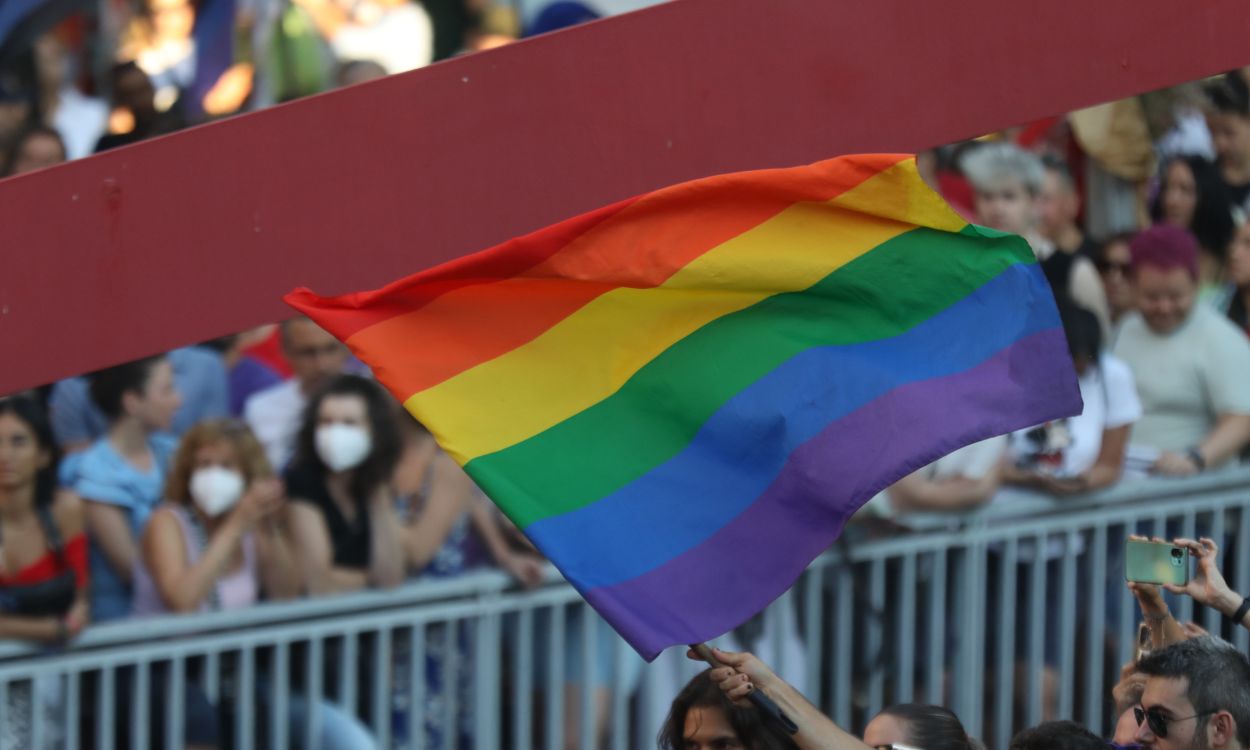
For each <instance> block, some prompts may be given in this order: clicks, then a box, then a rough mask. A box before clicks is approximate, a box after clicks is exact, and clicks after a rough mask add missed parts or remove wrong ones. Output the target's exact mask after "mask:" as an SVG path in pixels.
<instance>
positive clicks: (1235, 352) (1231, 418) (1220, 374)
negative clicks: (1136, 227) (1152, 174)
mask: <svg viewBox="0 0 1250 750" xmlns="http://www.w3.org/2000/svg"><path fill="white" fill-rule="evenodd" d="M1130 251H1131V253H1132V260H1131V265H1130V274H1131V278H1132V284H1133V287H1134V291H1135V297H1136V300H1137V312H1135V313H1132V314H1130V315H1129V316H1128V317H1127V318H1126V319H1125V320H1124V323H1123V325H1122V326H1121V329H1120V333H1119V337H1118V338H1117V340H1116V343H1115V352H1114V353H1115V356H1116V357H1118V358H1120V359H1121V360H1123V361H1124V362H1126V363H1128V365H1129V367H1130V368H1131V369H1132V370H1133V375H1134V377H1135V378H1136V380H1137V390H1138V395H1139V396H1140V398H1141V402H1142V410H1143V416H1142V418H1141V420H1140V421H1139V422H1138V423H1137V425H1136V427H1135V428H1134V431H1133V443H1134V446H1137V447H1139V449H1138V450H1131V451H1130V453H1136V454H1137V455H1139V456H1143V457H1144V455H1145V454H1146V453H1147V452H1149V453H1150V455H1151V464H1150V470H1151V472H1152V473H1155V474H1166V475H1174V476H1183V475H1190V474H1197V473H1199V472H1202V471H1204V470H1206V469H1208V468H1214V467H1217V466H1220V465H1222V464H1225V463H1227V462H1229V461H1230V460H1235V458H1236V456H1237V455H1238V454H1239V453H1240V452H1241V451H1242V449H1244V448H1245V447H1246V445H1247V444H1248V443H1250V377H1247V373H1250V341H1247V339H1246V336H1245V335H1244V334H1242V333H1241V331H1239V330H1237V327H1236V326H1234V325H1233V324H1232V323H1231V322H1229V320H1228V319H1227V318H1225V317H1224V316H1223V315H1221V314H1220V313H1219V312H1217V311H1216V310H1214V309H1213V308H1211V307H1209V306H1207V305H1200V304H1196V303H1195V302H1196V300H1197V296H1198V243H1197V241H1196V240H1195V239H1194V237H1193V235H1192V234H1190V233H1189V232H1187V231H1186V230H1184V229H1181V228H1179V227H1175V226H1168V225H1158V226H1155V227H1152V228H1150V229H1148V230H1146V231H1144V232H1142V233H1141V234H1138V235H1137V236H1136V237H1134V238H1133V240H1132V242H1131V244H1130Z"/></svg>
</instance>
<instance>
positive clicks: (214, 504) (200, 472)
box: [191, 466, 244, 518]
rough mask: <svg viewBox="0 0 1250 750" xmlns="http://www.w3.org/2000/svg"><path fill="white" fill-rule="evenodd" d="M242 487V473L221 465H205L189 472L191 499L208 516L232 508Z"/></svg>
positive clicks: (240, 494)
mask: <svg viewBox="0 0 1250 750" xmlns="http://www.w3.org/2000/svg"><path fill="white" fill-rule="evenodd" d="M243 489H244V483H243V475H241V474H239V472H237V471H233V470H231V469H227V468H224V467H221V466H207V467H205V468H203V469H196V470H195V471H194V472H193V473H192V474H191V499H192V500H194V501H195V504H196V505H198V506H199V508H200V510H202V511H204V515H206V516H208V517H209V518H216V517H217V516H220V515H221V514H222V513H225V512H226V511H228V510H230V509H231V508H233V507H234V504H235V503H237V502H239V498H240V497H242V496H243Z"/></svg>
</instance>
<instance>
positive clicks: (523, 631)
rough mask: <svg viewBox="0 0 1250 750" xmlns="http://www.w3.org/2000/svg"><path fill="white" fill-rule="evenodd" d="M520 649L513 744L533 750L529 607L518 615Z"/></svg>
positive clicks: (531, 617)
mask: <svg viewBox="0 0 1250 750" xmlns="http://www.w3.org/2000/svg"><path fill="white" fill-rule="evenodd" d="M516 642H517V646H516V654H515V656H514V659H513V661H514V662H515V664H516V668H515V670H514V672H515V674H514V675H513V679H515V680H516V691H515V692H514V695H513V701H512V733H513V737H512V743H513V746H514V747H516V748H517V750H530V748H531V747H532V743H533V732H534V728H533V723H532V722H531V721H530V717H531V716H532V715H533V709H534V698H535V697H536V696H535V695H534V684H533V683H534V610H533V608H532V607H526V608H524V609H522V610H521V611H520V613H518V615H517V639H516Z"/></svg>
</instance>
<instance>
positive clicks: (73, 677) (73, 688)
mask: <svg viewBox="0 0 1250 750" xmlns="http://www.w3.org/2000/svg"><path fill="white" fill-rule="evenodd" d="M81 700H82V672H79V671H77V670H75V671H72V672H70V673H69V674H67V675H65V747H66V748H75V747H78V746H79V745H80V744H82V743H81V742H80V741H79V737H78V723H79V722H80V721H81V720H82V717H81V716H79V711H78V707H79V701H81ZM0 721H2V720H0ZM0 726H3V724H2V723H0Z"/></svg>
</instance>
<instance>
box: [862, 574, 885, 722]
mask: <svg viewBox="0 0 1250 750" xmlns="http://www.w3.org/2000/svg"><path fill="white" fill-rule="evenodd" d="M885 566H886V561H885V558H884V557H877V558H874V559H873V561H872V562H871V563H870V564H869V568H868V571H869V572H868V601H869V603H870V606H871V609H872V612H871V617H869V618H868V629H867V630H868V632H867V638H866V639H865V643H864V652H865V653H866V654H867V656H868V658H869V659H871V660H872V662H871V663H870V664H869V665H868V668H869V672H868V715H869V716H876V715H877V713H878V712H880V711H881V709H882V708H884V707H885V706H884V702H885V665H884V664H882V659H883V658H884V657H885V652H884V651H883V647H884V645H885V636H884V633H883V632H882V631H883V630H884V629H885V622H884V620H883V618H884V617H885V614H886V608H885V601H886V592H885Z"/></svg>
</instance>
